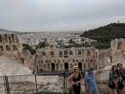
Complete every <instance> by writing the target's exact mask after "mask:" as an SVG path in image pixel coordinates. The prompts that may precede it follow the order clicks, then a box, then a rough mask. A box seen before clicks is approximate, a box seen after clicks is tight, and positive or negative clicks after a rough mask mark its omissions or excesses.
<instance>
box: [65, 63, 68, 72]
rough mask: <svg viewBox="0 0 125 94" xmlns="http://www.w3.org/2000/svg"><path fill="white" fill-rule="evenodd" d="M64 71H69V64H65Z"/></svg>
mask: <svg viewBox="0 0 125 94" xmlns="http://www.w3.org/2000/svg"><path fill="white" fill-rule="evenodd" d="M64 69H65V71H68V70H69V64H68V63H67V62H65V63H64Z"/></svg>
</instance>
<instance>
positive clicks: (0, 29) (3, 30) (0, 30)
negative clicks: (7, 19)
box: [0, 28, 16, 33]
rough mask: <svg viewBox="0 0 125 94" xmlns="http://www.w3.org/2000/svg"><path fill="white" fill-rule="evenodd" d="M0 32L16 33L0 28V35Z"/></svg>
mask: <svg viewBox="0 0 125 94" xmlns="http://www.w3.org/2000/svg"><path fill="white" fill-rule="evenodd" d="M1 32H16V31H13V30H7V29H2V28H0V33H1Z"/></svg>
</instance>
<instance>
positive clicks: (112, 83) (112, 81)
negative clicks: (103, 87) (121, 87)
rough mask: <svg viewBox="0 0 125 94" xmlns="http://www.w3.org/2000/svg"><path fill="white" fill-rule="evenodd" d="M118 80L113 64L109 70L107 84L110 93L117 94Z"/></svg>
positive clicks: (115, 67)
mask: <svg viewBox="0 0 125 94" xmlns="http://www.w3.org/2000/svg"><path fill="white" fill-rule="evenodd" d="M118 81H119V75H118V73H117V66H116V65H113V66H112V68H111V70H110V72H109V80H108V86H109V88H110V94H117V93H116V92H117V86H118Z"/></svg>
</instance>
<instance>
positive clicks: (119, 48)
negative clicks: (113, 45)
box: [117, 41, 122, 50]
mask: <svg viewBox="0 0 125 94" xmlns="http://www.w3.org/2000/svg"><path fill="white" fill-rule="evenodd" d="M121 48H122V42H121V41H120V42H118V47H117V49H118V50H121Z"/></svg>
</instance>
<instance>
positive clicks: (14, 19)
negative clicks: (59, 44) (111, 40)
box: [0, 0, 125, 31]
mask: <svg viewBox="0 0 125 94" xmlns="http://www.w3.org/2000/svg"><path fill="white" fill-rule="evenodd" d="M124 4H125V0H0V27H1V28H5V29H11V30H18V31H43V30H44V31H67V30H68V31H70V30H71V31H72V30H85V29H91V28H93V27H98V26H100V25H104V24H105V23H106V24H108V23H109V22H112V21H118V20H121V21H123V22H125V19H124V18H125V16H124V15H125V11H124V9H125V5H124ZM107 18H108V20H105V19H107ZM92 23H94V24H92Z"/></svg>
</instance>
